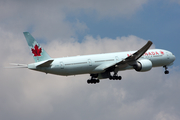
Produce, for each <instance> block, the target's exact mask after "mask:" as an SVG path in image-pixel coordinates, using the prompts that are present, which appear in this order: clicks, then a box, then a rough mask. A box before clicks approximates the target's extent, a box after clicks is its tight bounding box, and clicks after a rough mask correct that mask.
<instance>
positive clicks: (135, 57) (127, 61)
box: [105, 41, 153, 70]
mask: <svg viewBox="0 0 180 120" xmlns="http://www.w3.org/2000/svg"><path fill="white" fill-rule="evenodd" d="M152 44H153V43H152V42H151V41H148V42H147V43H146V45H144V46H143V47H142V48H141V49H139V50H138V51H137V52H135V53H134V54H132V55H130V56H128V57H127V58H125V59H123V60H122V61H120V62H118V63H116V64H114V65H112V66H109V67H107V68H105V69H106V70H108V69H114V68H124V67H127V66H128V65H131V66H132V65H133V64H134V63H136V61H137V60H138V59H139V58H140V57H141V56H142V55H144V53H145V52H146V51H147V50H148V49H149V48H150V47H151V45H152Z"/></svg>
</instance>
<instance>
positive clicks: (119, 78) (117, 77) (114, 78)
mask: <svg viewBox="0 0 180 120" xmlns="http://www.w3.org/2000/svg"><path fill="white" fill-rule="evenodd" d="M121 79H122V77H121V76H110V77H109V80H121Z"/></svg>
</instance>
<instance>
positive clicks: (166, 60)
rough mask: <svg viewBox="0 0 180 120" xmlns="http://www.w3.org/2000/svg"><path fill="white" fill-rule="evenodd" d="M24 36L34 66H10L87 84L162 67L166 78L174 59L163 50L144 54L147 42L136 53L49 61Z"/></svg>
mask: <svg viewBox="0 0 180 120" xmlns="http://www.w3.org/2000/svg"><path fill="white" fill-rule="evenodd" d="M24 36H25V38H26V41H27V43H28V45H29V48H30V51H31V53H32V54H33V57H34V60H35V63H31V64H28V65H26V64H13V65H16V66H18V67H25V68H29V69H31V70H35V71H40V72H44V73H46V74H47V73H50V74H55V75H62V76H69V75H79V74H90V76H91V78H90V79H88V80H87V83H88V84H89V83H93V84H96V83H99V82H100V79H106V78H109V79H110V80H121V79H122V77H121V76H118V71H123V70H129V69H134V70H136V71H138V72H146V71H149V70H151V68H152V67H161V66H162V67H164V68H165V71H164V73H165V74H169V71H168V69H167V68H168V67H167V66H170V65H172V64H173V62H174V60H175V56H174V55H173V54H172V53H171V52H169V51H167V50H162V49H150V50H148V49H149V48H150V46H151V45H152V44H153V43H152V42H151V41H148V42H147V43H146V45H144V46H143V47H142V48H141V49H139V50H137V51H127V52H116V53H106V54H93V55H83V56H74V57H63V58H51V57H50V56H49V55H48V54H47V53H46V51H45V50H44V49H43V48H42V46H40V44H38V43H37V41H36V40H35V39H34V38H33V37H32V35H31V34H30V33H29V32H24Z"/></svg>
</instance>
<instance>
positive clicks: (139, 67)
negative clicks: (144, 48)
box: [133, 59, 152, 72]
mask: <svg viewBox="0 0 180 120" xmlns="http://www.w3.org/2000/svg"><path fill="white" fill-rule="evenodd" d="M133 68H134V69H135V70H136V71H138V72H145V71H149V70H151V68H152V62H151V61H150V60H148V59H141V60H138V61H137V63H136V64H135V65H133Z"/></svg>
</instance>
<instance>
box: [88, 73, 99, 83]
mask: <svg viewBox="0 0 180 120" xmlns="http://www.w3.org/2000/svg"><path fill="white" fill-rule="evenodd" d="M97 77H98V75H96V74H91V79H88V80H87V83H88V84H96V83H99V82H100V80H99V79H98V78H97Z"/></svg>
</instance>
